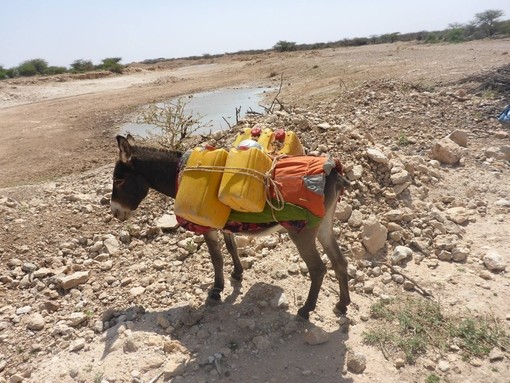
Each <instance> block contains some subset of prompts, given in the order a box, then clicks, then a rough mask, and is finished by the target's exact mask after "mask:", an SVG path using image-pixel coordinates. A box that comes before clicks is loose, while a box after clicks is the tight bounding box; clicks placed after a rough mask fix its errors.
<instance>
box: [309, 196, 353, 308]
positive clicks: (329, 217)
mask: <svg viewBox="0 0 510 383" xmlns="http://www.w3.org/2000/svg"><path fill="white" fill-rule="evenodd" d="M334 198H335V200H332V201H326V208H327V210H326V216H325V217H324V218H323V219H322V222H321V225H320V226H319V232H318V234H317V239H318V240H319V242H320V244H321V245H322V248H323V250H324V251H325V252H326V254H327V256H328V258H329V260H330V261H331V266H332V267H333V270H334V271H335V275H336V278H337V279H338V283H339V288H340V301H339V302H338V303H337V304H336V309H337V310H338V311H340V313H342V314H345V313H346V312H347V306H348V305H349V303H351V298H350V296H349V285H348V276H347V260H346V259H345V257H344V255H343V254H342V251H341V250H340V247H339V246H338V243H337V242H336V239H335V235H334V233H333V221H334V218H335V207H336V196H335V197H334ZM328 202H329V205H328Z"/></svg>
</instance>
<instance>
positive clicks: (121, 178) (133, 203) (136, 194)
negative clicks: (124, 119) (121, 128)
mask: <svg viewBox="0 0 510 383" xmlns="http://www.w3.org/2000/svg"><path fill="white" fill-rule="evenodd" d="M133 142H134V139H133V138H132V137H131V136H129V135H128V137H127V138H125V137H123V136H117V143H118V145H119V159H118V161H117V163H116V164H115V169H114V171H113V191H112V200H111V203H110V207H111V211H112V214H113V215H114V217H115V218H118V219H119V220H121V221H124V220H126V219H127V218H129V216H130V215H131V212H132V211H134V210H136V208H137V207H138V205H140V202H142V200H143V199H144V198H145V197H146V196H147V193H148V192H149V183H148V182H147V180H146V178H145V177H144V175H143V174H141V173H139V172H138V171H137V170H136V167H135V166H134V164H133V162H134V161H133V147H132V144H133Z"/></svg>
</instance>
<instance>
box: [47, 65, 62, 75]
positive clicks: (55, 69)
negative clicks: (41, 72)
mask: <svg viewBox="0 0 510 383" xmlns="http://www.w3.org/2000/svg"><path fill="white" fill-rule="evenodd" d="M66 72H67V68H66V67H64V66H49V67H48V69H47V70H46V74H50V75H53V74H62V73H66Z"/></svg>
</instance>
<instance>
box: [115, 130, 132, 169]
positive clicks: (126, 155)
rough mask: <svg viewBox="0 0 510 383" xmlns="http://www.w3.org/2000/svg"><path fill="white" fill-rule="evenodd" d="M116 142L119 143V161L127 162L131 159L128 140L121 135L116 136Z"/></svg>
mask: <svg viewBox="0 0 510 383" xmlns="http://www.w3.org/2000/svg"><path fill="white" fill-rule="evenodd" d="M117 143H118V144H119V150H120V152H119V159H120V161H121V162H124V163H125V164H127V163H128V162H129V160H131V152H132V150H131V145H130V144H129V142H128V140H127V139H126V138H124V137H123V136H117Z"/></svg>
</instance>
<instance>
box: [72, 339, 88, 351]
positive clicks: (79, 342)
mask: <svg viewBox="0 0 510 383" xmlns="http://www.w3.org/2000/svg"><path fill="white" fill-rule="evenodd" d="M83 347H85V339H84V338H78V339H76V340H74V341H73V342H71V344H70V346H69V351H71V352H72V351H80V350H81V349H82V348H83Z"/></svg>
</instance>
